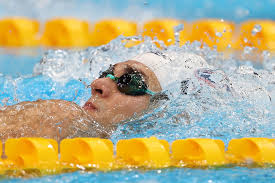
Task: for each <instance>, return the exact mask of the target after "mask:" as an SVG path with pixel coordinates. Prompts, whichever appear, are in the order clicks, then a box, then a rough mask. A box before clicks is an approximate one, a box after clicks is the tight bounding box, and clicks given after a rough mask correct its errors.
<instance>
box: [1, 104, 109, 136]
mask: <svg viewBox="0 0 275 183" xmlns="http://www.w3.org/2000/svg"><path fill="white" fill-rule="evenodd" d="M106 136H108V134H107V133H106V132H105V130H104V129H103V127H101V126H100V125H98V123H96V122H95V121H93V120H92V119H91V118H90V116H89V115H88V114H87V113H86V112H85V111H84V110H83V109H82V108H81V107H80V106H78V105H77V104H75V103H72V102H68V101H64V100H37V101H35V102H21V103H18V104H16V105H13V106H8V107H6V108H5V109H4V110H2V111H0V138H1V140H6V139H7V138H18V137H44V138H52V139H55V140H58V141H60V140H62V139H64V138H73V137H106Z"/></svg>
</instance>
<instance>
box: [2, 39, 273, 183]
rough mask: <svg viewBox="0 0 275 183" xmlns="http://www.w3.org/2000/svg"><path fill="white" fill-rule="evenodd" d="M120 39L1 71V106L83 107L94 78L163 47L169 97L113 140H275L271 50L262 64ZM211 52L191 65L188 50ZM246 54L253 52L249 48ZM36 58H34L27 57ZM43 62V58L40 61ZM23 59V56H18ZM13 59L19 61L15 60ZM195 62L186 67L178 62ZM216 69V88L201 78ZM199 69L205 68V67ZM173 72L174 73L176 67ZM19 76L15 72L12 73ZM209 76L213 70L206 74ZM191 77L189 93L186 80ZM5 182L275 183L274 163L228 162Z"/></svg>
mask: <svg viewBox="0 0 275 183" xmlns="http://www.w3.org/2000/svg"><path fill="white" fill-rule="evenodd" d="M122 39H123V38H121V37H120V38H117V39H115V40H113V41H112V42H110V43H109V44H108V45H104V46H101V47H96V48H94V47H92V48H88V49H86V50H81V51H76V50H75V51H74V50H49V51H47V52H46V53H45V54H44V55H43V59H41V60H40V59H37V57H39V56H37V55H39V53H38V54H37V55H36V56H29V62H26V64H25V65H24V67H26V71H28V72H22V73H17V74H9V73H4V72H3V71H0V72H2V73H4V74H2V75H0V91H1V95H0V105H1V106H2V107H3V106H5V105H12V104H16V103H18V102H21V101H26V100H30V101H34V100H37V99H64V100H69V101H73V102H75V103H77V104H79V105H83V104H84V103H85V101H86V100H87V99H88V98H89V97H90V88H89V87H88V85H89V84H90V82H91V81H93V80H94V79H96V78H97V77H98V76H99V72H100V71H103V70H105V69H107V68H108V67H109V65H110V64H112V63H117V62H119V61H125V60H127V59H129V58H132V57H134V56H136V55H137V54H140V53H145V52H148V51H158V52H162V53H163V54H166V55H168V56H169V57H172V58H174V60H175V62H172V63H171V70H169V72H170V73H173V74H172V75H171V78H173V79H171V78H167V85H166V87H165V88H164V90H165V92H166V94H167V95H168V97H169V99H170V100H168V101H163V102H162V103H161V104H160V105H159V107H157V108H156V109H152V110H150V111H147V112H146V113H145V114H144V115H143V116H141V117H139V118H135V119H133V120H132V121H131V123H126V124H121V125H120V126H118V128H117V130H116V131H114V132H113V134H112V136H111V140H112V141H113V143H114V144H115V143H116V142H117V141H118V140H119V139H127V138H134V137H150V136H156V137H158V138H160V139H165V140H167V141H169V142H172V141H174V140H176V139H182V138H190V137H202V138H215V139H221V140H223V141H224V142H225V144H228V142H229V140H231V139H233V138H241V137H268V138H274V137H275V133H274V129H275V120H274V119H275V102H274V101H275V59H274V57H272V56H270V55H269V54H268V53H266V52H265V53H264V54H265V55H264V59H263V60H261V61H260V60H258V61H250V60H240V59H239V58H238V57H237V56H236V57H235V56H231V57H229V56H224V55H222V53H219V52H216V51H214V50H211V49H210V48H208V47H206V46H205V47H203V48H200V43H197V42H194V43H192V44H186V45H184V46H182V47H179V46H177V45H175V46H170V47H167V48H165V49H163V50H160V49H159V48H158V47H156V46H155V44H154V43H153V42H152V41H151V40H150V39H147V40H145V42H144V43H142V44H140V45H138V46H135V47H132V48H125V47H124V45H123V43H122V42H121V40H122ZM185 52H192V53H195V54H198V55H201V56H203V57H204V58H205V59H206V61H207V63H206V64H201V65H200V64H197V63H192V62H190V63H183V61H184V60H183V58H184V53H185ZM243 54H244V55H245V54H246V55H247V54H250V53H249V52H244V53H243ZM27 60H28V59H27ZM34 60H35V61H34ZM13 61H15V62H20V60H16V59H15V60H13ZM6 62H11V60H10V59H9V57H7V60H6ZM184 64H185V65H187V67H186V69H185V70H184V71H179V70H178V67H179V66H182V65H184ZM205 67H207V68H210V69H211V71H213V72H214V74H213V75H211V79H212V80H215V81H218V82H216V83H217V86H216V87H215V88H214V87H212V86H209V85H208V84H207V83H205V82H201V81H200V80H199V79H198V77H196V75H195V73H196V72H206V71H205V70H203V68H205ZM198 69H202V70H199V71H198ZM171 71H172V72H171ZM10 73H12V72H10ZM204 74H205V73H204ZM183 80H188V87H187V88H186V90H185V91H184V92H183V91H182V88H183V86H182V85H181V81H183ZM2 181H5V182H8V181H9V182H20V181H27V182H76V181H77V182H150V183H151V182H152V183H156V182H208V183H211V182H272V181H275V169H274V168H271V167H270V168H268V167H265V168H246V167H225V168H218V169H213V168H208V169H189V168H180V169H177V168H169V169H158V170H123V171H113V172H112V171H111V172H81V171H79V172H74V173H65V174H60V175H54V176H45V177H41V178H33V179H27V180H26V179H16V178H11V179H3V180H2Z"/></svg>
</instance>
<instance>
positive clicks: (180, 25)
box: [174, 24, 184, 32]
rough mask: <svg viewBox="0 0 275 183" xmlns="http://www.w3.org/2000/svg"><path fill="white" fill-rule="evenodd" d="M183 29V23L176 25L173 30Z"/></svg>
mask: <svg viewBox="0 0 275 183" xmlns="http://www.w3.org/2000/svg"><path fill="white" fill-rule="evenodd" d="M183 29H184V25H183V24H179V25H177V26H175V27H174V32H180V31H182V30H183Z"/></svg>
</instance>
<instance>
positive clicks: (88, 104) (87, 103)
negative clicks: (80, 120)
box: [83, 102, 97, 111]
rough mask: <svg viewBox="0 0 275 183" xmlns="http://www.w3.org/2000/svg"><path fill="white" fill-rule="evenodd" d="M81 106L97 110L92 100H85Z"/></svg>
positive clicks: (89, 109)
mask: <svg viewBox="0 0 275 183" xmlns="http://www.w3.org/2000/svg"><path fill="white" fill-rule="evenodd" d="M83 108H84V109H85V110H88V111H96V110H97V108H96V107H95V105H94V104H93V103H92V102H86V103H85V105H84V106H83Z"/></svg>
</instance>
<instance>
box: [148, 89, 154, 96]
mask: <svg viewBox="0 0 275 183" xmlns="http://www.w3.org/2000/svg"><path fill="white" fill-rule="evenodd" d="M145 93H147V94H149V95H152V96H153V95H155V94H156V93H155V92H153V91H151V90H149V89H147V90H145Z"/></svg>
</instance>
